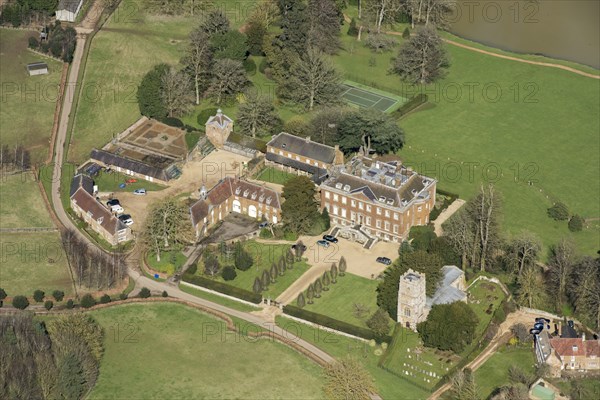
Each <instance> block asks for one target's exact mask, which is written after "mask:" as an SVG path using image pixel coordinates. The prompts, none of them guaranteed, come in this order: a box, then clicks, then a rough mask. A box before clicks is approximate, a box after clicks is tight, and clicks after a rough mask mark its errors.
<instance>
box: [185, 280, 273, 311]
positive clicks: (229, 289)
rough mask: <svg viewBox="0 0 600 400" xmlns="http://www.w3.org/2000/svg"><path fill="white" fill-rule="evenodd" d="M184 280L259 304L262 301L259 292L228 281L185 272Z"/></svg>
mask: <svg viewBox="0 0 600 400" xmlns="http://www.w3.org/2000/svg"><path fill="white" fill-rule="evenodd" d="M183 280H184V281H185V282H188V283H191V284H193V285H198V286H202V287H205V288H208V289H212V290H215V291H217V292H219V293H223V294H226V295H229V296H233V297H237V298H238V299H242V300H246V301H249V302H251V303H254V304H259V303H260V302H261V301H262V296H261V295H260V294H259V293H253V292H251V291H249V290H245V289H241V288H238V287H235V286H231V285H229V284H227V283H223V282H218V281H213V280H211V279H208V278H205V277H203V276H196V275H188V274H185V275H184V276H183ZM255 283H256V282H255ZM253 288H254V287H253Z"/></svg>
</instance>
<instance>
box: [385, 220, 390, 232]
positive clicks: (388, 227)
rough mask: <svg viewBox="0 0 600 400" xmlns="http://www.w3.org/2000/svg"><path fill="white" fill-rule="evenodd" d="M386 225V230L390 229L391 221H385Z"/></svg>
mask: <svg viewBox="0 0 600 400" xmlns="http://www.w3.org/2000/svg"><path fill="white" fill-rule="evenodd" d="M384 226H385V230H386V231H389V230H390V223H389V222H387V221H385V225H384Z"/></svg>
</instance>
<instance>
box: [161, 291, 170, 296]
mask: <svg viewBox="0 0 600 400" xmlns="http://www.w3.org/2000/svg"><path fill="white" fill-rule="evenodd" d="M160 295H161V296H162V297H169V293H167V291H166V290H163V291H162V293H161V294H160Z"/></svg>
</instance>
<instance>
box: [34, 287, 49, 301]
mask: <svg viewBox="0 0 600 400" xmlns="http://www.w3.org/2000/svg"><path fill="white" fill-rule="evenodd" d="M45 295H46V294H45V293H44V291H43V290H36V291H34V292H33V299H34V300H35V301H36V302H38V303H41V302H42V301H44V296H45Z"/></svg>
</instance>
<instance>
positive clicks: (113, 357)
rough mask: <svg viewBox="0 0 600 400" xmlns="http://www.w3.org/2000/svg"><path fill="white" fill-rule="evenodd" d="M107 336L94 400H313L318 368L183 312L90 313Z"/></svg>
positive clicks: (127, 309) (125, 309) (162, 307)
mask: <svg viewBox="0 0 600 400" xmlns="http://www.w3.org/2000/svg"><path fill="white" fill-rule="evenodd" d="M90 315H92V316H93V317H94V318H95V319H96V320H97V321H98V322H99V323H100V324H101V325H102V326H103V327H104V331H105V334H106V338H105V341H104V346H105V351H104V354H103V356H102V360H101V363H100V376H99V378H98V382H97V383H96V386H95V387H94V389H93V390H92V392H91V394H90V396H89V397H90V398H91V399H109V398H113V399H114V398H121V399H125V398H127V399H140V398H144V399H165V398H170V399H175V398H177V399H191V398H210V399H231V398H244V399H268V398H289V399H309V398H311V399H316V398H321V397H322V392H321V390H322V389H321V387H322V384H323V381H322V377H321V368H320V367H319V366H317V365H316V364H314V363H313V362H312V361H309V360H308V359H307V358H305V357H304V356H302V355H300V354H298V353H296V352H295V351H294V350H292V349H290V348H288V347H286V346H284V345H281V344H279V343H276V342H272V341H270V340H259V341H257V340H255V339H250V338H246V337H245V336H242V337H240V336H239V335H236V334H234V333H227V331H226V327H225V324H224V323H223V322H222V321H220V320H217V319H214V318H212V317H209V316H206V315H205V314H202V313H200V312H198V311H196V310H194V309H191V308H188V307H185V306H182V305H178V304H167V303H163V304H143V305H142V304H139V305H127V306H121V307H112V308H109V309H104V310H98V311H94V312H91V313H90Z"/></svg>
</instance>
